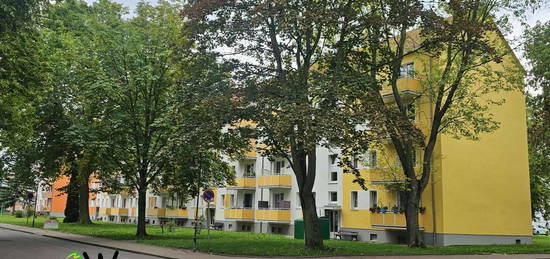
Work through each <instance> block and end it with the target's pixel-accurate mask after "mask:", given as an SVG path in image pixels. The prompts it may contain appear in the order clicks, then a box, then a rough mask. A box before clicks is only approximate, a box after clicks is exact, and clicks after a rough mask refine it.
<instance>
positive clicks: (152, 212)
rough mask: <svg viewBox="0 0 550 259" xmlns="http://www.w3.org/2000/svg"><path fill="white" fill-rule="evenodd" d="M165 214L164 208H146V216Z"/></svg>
mask: <svg viewBox="0 0 550 259" xmlns="http://www.w3.org/2000/svg"><path fill="white" fill-rule="evenodd" d="M164 215H166V209H164V208H157V209H147V216H157V217H158V216H164Z"/></svg>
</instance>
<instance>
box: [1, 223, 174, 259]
mask: <svg viewBox="0 0 550 259" xmlns="http://www.w3.org/2000/svg"><path fill="white" fill-rule="evenodd" d="M0 228H1V229H7V230H11V231H17V232H23V233H27V234H32V235H38V236H43V237H49V238H55V239H60V240H65V241H70V242H74V243H80V244H85V245H92V246H97V247H103V248H107V249H113V250H118V251H123V252H128V253H133V254H141V255H147V256H154V257H158V258H164V259H179V258H177V257H166V256H162V255H156V254H150V253H145V252H141V251H133V250H130V249H125V248H118V247H114V246H107V245H100V244H95V243H92V242H85V241H78V240H72V239H69V238H64V237H57V236H51V235H43V234H37V233H33V232H30V231H26V230H21V229H14V228H9V227H5V226H0Z"/></svg>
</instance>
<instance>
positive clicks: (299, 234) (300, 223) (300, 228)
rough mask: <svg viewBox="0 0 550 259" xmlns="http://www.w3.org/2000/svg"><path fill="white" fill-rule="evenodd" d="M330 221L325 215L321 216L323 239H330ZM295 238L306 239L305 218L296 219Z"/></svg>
mask: <svg viewBox="0 0 550 259" xmlns="http://www.w3.org/2000/svg"><path fill="white" fill-rule="evenodd" d="M328 223H329V221H328V219H327V218H325V217H321V218H319V224H320V225H321V237H323V239H330V231H329V224H328ZM294 239H304V220H303V219H296V220H294Z"/></svg>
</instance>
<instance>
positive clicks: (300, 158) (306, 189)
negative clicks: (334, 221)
mask: <svg viewBox="0 0 550 259" xmlns="http://www.w3.org/2000/svg"><path fill="white" fill-rule="evenodd" d="M291 153H292V160H293V161H292V162H293V168H292V169H293V171H294V174H295V175H296V180H297V182H298V189H299V191H300V193H299V195H300V202H301V203H302V216H303V218H304V239H305V248H306V249H324V245H323V237H322V236H321V226H320V224H319V217H318V216H317V206H316V205H315V198H314V197H313V192H312V190H313V184H314V183H315V173H316V171H315V170H316V167H315V163H316V159H317V157H316V153H315V147H313V148H312V150H309V152H307V155H306V152H301V149H297V148H296V146H294V147H292V151H291Z"/></svg>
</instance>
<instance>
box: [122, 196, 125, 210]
mask: <svg viewBox="0 0 550 259" xmlns="http://www.w3.org/2000/svg"><path fill="white" fill-rule="evenodd" d="M122 208H126V198H124V199H122Z"/></svg>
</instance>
